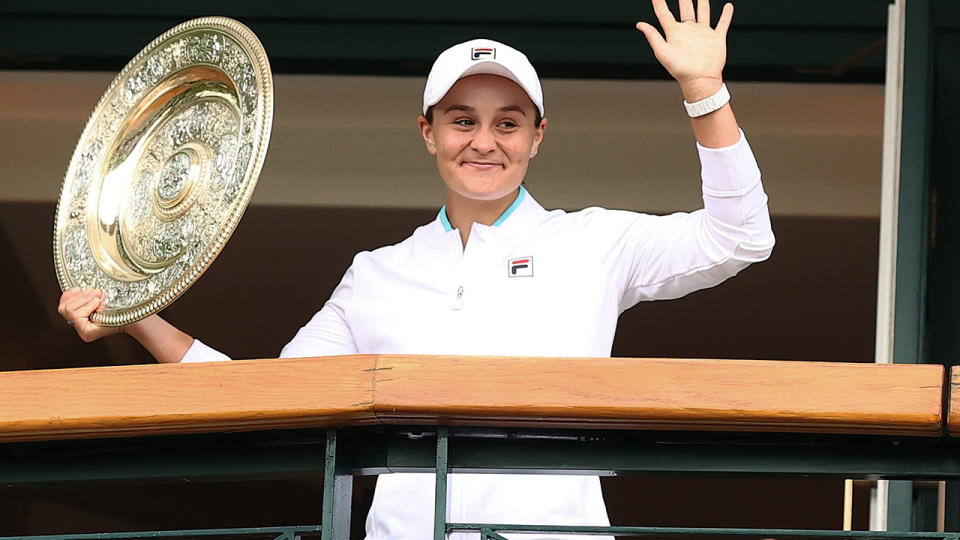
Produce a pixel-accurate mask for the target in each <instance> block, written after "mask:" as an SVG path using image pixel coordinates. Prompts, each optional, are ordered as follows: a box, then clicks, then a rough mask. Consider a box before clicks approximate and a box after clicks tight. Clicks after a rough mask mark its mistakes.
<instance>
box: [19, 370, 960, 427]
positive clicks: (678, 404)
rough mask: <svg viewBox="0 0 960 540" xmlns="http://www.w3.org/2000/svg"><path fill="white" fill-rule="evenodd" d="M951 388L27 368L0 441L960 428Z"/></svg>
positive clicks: (826, 375) (856, 377) (653, 377)
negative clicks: (440, 428)
mask: <svg viewBox="0 0 960 540" xmlns="http://www.w3.org/2000/svg"><path fill="white" fill-rule="evenodd" d="M953 379H954V383H953V386H954V389H955V390H956V389H957V387H958V385H960V382H958V381H960V375H958V373H957V372H956V371H954V372H953ZM944 384H945V379H944V369H943V367H942V366H939V365H877V364H854V363H826V362H785V361H755V360H680V359H639V358H638V359H632V358H582V359H581V358H490V357H429V356H402V355H356V356H339V357H325V358H304V359H282V360H275V359H267V360H243V361H233V362H218V363H208V364H183V365H180V364H174V365H138V366H117V367H97V368H80V369H63V370H46V371H19V372H5V373H0V441H4V442H10V441H32V440H53V439H67V438H100V437H116V436H134V435H136V436H139V435H151V434H161V433H197V432H217V431H236V430H262V429H275V428H303V427H324V426H357V425H370V424H401V425H460V426H483V425H496V426H500V427H521V426H522V427H563V428H571V427H572V428H586V429H607V428H616V429H671V430H711V431H716V430H727V431H768V432H805V433H847V434H874V435H909V436H937V435H941V434H943V433H944V432H949V433H950V434H953V435H956V434H958V433H960V427H958V426H960V405H958V404H956V402H951V403H950V404H949V405H947V404H945V403H944V396H945V395H948V392H944ZM944 411H948V412H949V426H945V425H944V420H945V416H946V415H945V413H944Z"/></svg>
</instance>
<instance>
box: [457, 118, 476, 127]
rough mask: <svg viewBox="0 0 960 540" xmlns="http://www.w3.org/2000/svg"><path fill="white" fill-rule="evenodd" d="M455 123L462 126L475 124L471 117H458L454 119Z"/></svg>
mask: <svg viewBox="0 0 960 540" xmlns="http://www.w3.org/2000/svg"><path fill="white" fill-rule="evenodd" d="M453 123H454V125H457V126H462V127H472V126H473V120H471V119H470V118H457V119H456V120H454V121H453Z"/></svg>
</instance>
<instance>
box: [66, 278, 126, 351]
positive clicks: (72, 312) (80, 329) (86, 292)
mask: <svg viewBox="0 0 960 540" xmlns="http://www.w3.org/2000/svg"><path fill="white" fill-rule="evenodd" d="M106 301H107V295H106V293H104V292H103V291H101V290H98V289H90V288H86V287H84V288H80V287H73V288H70V289H67V290H66V291H64V292H63V294H62V295H61V296H60V305H59V306H57V312H58V313H60V316H62V317H63V318H64V319H66V321H67V324H70V325H72V326H73V327H74V329H75V330H76V331H77V334H79V335H80V339H82V340H84V341H86V342H91V341H95V340H97V339H100V338H102V337H104V336H109V335H111V334H116V333H118V332H120V331H121V330H120V328H118V327H109V326H100V325H98V324H96V323H94V322H93V321H91V320H90V316H91V315H93V314H94V313H96V312H98V311H101V310H103V306H104V304H105V303H106Z"/></svg>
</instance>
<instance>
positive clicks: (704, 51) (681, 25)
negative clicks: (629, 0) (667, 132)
mask: <svg viewBox="0 0 960 540" xmlns="http://www.w3.org/2000/svg"><path fill="white" fill-rule="evenodd" d="M697 4H698V5H697V10H696V12H694V8H693V0H680V3H679V7H680V17H679V20H677V19H676V18H674V16H673V13H671V12H670V8H668V7H667V2H666V0H653V9H654V12H655V13H656V14H657V20H658V21H659V22H660V26H661V27H662V28H663V35H661V34H660V32H658V31H657V29H656V28H654V27H653V26H651V25H650V24H648V23H646V22H638V23H637V29H638V30H640V31H641V32H643V34H644V36H646V38H647V41H648V42H649V43H650V47H651V48H652V49H653V53H654V55H655V56H656V57H657V60H658V61H659V62H660V63H661V64H662V65H663V67H664V68H666V70H667V71H668V72H669V73H670V75H671V76H673V78H675V79H676V80H677V81H678V82H679V83H680V84H684V83H688V82H690V81H695V80H698V79H717V80H720V79H721V77H722V74H723V66H724V64H725V63H726V59H727V46H726V38H727V30H728V28H729V27H730V21H731V19H732V18H733V5H732V4H726V5H724V6H723V12H722V13H721V15H720V20H719V21H718V22H717V27H716V28H711V27H710V2H709V0H698V2H697Z"/></svg>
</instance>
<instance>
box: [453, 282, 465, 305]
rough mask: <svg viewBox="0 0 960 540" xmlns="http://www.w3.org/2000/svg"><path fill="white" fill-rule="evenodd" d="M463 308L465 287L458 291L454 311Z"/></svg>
mask: <svg viewBox="0 0 960 540" xmlns="http://www.w3.org/2000/svg"><path fill="white" fill-rule="evenodd" d="M462 308H463V285H461V286H460V287H459V288H458V289H457V298H456V300H455V301H454V302H453V309H462Z"/></svg>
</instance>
